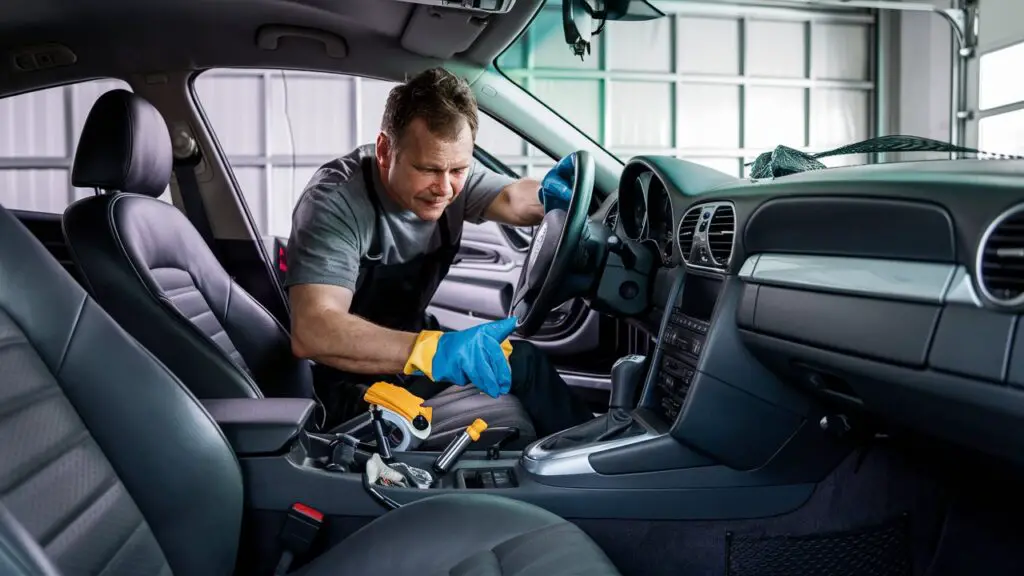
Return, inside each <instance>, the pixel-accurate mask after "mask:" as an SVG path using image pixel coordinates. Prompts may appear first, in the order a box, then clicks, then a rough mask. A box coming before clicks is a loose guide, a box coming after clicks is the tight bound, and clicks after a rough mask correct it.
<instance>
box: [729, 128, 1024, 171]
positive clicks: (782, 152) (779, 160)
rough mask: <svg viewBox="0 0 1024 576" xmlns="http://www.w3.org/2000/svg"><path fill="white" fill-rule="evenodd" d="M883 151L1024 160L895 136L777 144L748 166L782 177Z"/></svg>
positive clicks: (923, 139)
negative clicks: (805, 146) (822, 147)
mask: <svg viewBox="0 0 1024 576" xmlns="http://www.w3.org/2000/svg"><path fill="white" fill-rule="evenodd" d="M882 152H957V153H962V154H976V155H978V157H985V158H993V159H1003V160H1022V159H1024V156H1014V155H1010V154H993V153H990V152H982V151H981V150H976V149H974V148H965V147H963V146H956V145H954V144H950V143H948V142H942V141H941V140H932V139H931V138H922V137H920V136H903V135H894V136H878V137H876V138H869V139H867V140H864V141H862V142H857V143H855V144H848V145H846V146H841V147H839V148H835V149H832V150H827V151H825V152H818V153H817V154H808V153H806V152H801V151H800V150H796V149H794V148H790V147H789V146H776V147H775V149H774V150H772V151H770V152H764V153H762V154H760V155H758V157H757V158H756V159H754V161H753V162H751V163H749V164H747V166H753V168H751V169H750V177H751V178H753V179H759V178H777V177H779V176H787V175H789V174H797V173H799V172H807V171H809V170H821V169H823V168H827V166H825V165H824V164H822V163H821V162H820V161H819V160H818V159H819V158H827V157H829V156H842V155H846V154H877V153H882Z"/></svg>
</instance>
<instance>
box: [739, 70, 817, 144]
mask: <svg viewBox="0 0 1024 576" xmlns="http://www.w3.org/2000/svg"><path fill="white" fill-rule="evenodd" d="M746 104H747V106H746V110H747V112H746V117H745V118H744V120H745V122H746V130H745V133H744V144H745V146H746V147H747V148H766V149H770V148H774V147H775V146H777V145H779V144H782V145H785V146H789V147H791V148H801V147H803V146H804V145H805V144H806V142H805V141H804V123H805V121H806V119H805V117H804V90H803V89H802V88H769V87H764V86H751V87H749V88H747V102H746Z"/></svg>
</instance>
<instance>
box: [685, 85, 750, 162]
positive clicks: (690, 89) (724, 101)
mask: <svg viewBox="0 0 1024 576" xmlns="http://www.w3.org/2000/svg"><path fill="white" fill-rule="evenodd" d="M678 115H679V146H680V147H683V148H738V147H739V144H740V141H739V140H740V89H739V88H738V87H736V86H715V85H701V84H683V85H682V86H680V88H679V110H678Z"/></svg>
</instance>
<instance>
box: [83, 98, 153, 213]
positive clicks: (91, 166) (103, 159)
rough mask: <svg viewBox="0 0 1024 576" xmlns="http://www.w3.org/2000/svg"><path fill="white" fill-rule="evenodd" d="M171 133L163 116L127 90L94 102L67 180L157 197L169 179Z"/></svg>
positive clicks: (89, 186)
mask: <svg viewBox="0 0 1024 576" xmlns="http://www.w3.org/2000/svg"><path fill="white" fill-rule="evenodd" d="M172 160H173V157H172V154H171V136H170V133H169V132H168V131H167V124H166V123H165V122H164V119H163V116H161V115H160V112H158V111H157V109H156V108H154V107H153V106H152V105H150V104H149V103H148V102H146V101H145V100H144V99H142V98H141V97H139V96H136V95H135V94H133V93H131V92H129V91H127V90H121V89H117V90H111V91H110V92H107V93H105V94H103V95H102V96H100V97H99V98H98V99H97V100H96V103H95V104H93V107H92V109H91V110H90V111H89V115H88V116H87V117H86V118H85V124H84V125H83V126H82V135H81V137H80V138H79V140H78V148H77V150H76V151H75V165H74V167H73V168H72V170H71V183H72V184H74V185H75V186H78V187H79V188H98V189H100V190H119V191H123V192H134V193H136V194H145V195H147V196H152V197H154V198H155V197H158V196H160V195H161V194H163V192H164V190H166V189H167V183H168V182H170V181H171V166H172Z"/></svg>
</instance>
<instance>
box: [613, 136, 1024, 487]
mask: <svg viewBox="0 0 1024 576" xmlns="http://www.w3.org/2000/svg"><path fill="white" fill-rule="evenodd" d="M597 218H600V219H602V221H603V222H604V223H605V224H606V225H607V226H609V227H610V228H612V230H613V232H614V234H615V235H616V236H618V237H619V238H620V239H622V240H623V241H626V242H630V243H634V244H637V245H641V246H644V247H646V248H647V249H648V250H650V251H651V252H652V253H653V254H655V255H656V260H658V259H660V266H659V268H658V271H657V273H656V274H655V277H654V279H653V281H652V283H651V286H650V287H649V288H650V291H651V292H650V300H651V305H650V307H649V310H647V311H646V313H645V314H642V315H640V316H638V317H636V318H633V319H631V322H633V323H634V324H635V325H636V326H638V327H640V328H641V329H642V330H644V331H646V332H647V333H649V334H650V335H651V338H652V341H653V342H655V352H654V354H653V361H652V363H651V369H650V372H649V374H648V378H647V381H646V383H645V386H644V390H643V394H642V399H641V408H642V409H645V410H650V411H651V412H652V413H653V414H654V415H655V416H656V418H657V419H658V420H659V421H661V422H662V423H663V424H664V426H665V427H666V428H667V429H669V430H670V433H671V434H672V435H673V436H674V437H676V439H677V440H680V441H682V442H684V443H685V444H687V445H688V446H691V447H693V448H695V449H698V450H699V451H700V452H701V453H703V454H706V455H709V456H712V457H713V458H715V459H716V460H718V461H719V462H722V463H724V464H727V465H728V466H731V467H733V468H736V469H740V470H750V469H755V468H758V467H760V466H764V465H765V464H766V463H767V462H769V461H770V460H771V459H772V458H773V456H775V455H776V454H779V453H780V450H781V448H782V447H783V446H785V445H787V443H791V442H793V441H795V440H794V439H795V438H798V437H801V436H800V435H801V434H806V433H808V432H807V431H808V430H810V429H815V430H817V431H818V432H821V430H822V429H823V428H824V427H825V424H824V423H825V422H827V421H828V420H827V418H829V417H831V416H835V415H842V416H843V417H844V419H845V418H846V416H850V417H851V418H863V419H865V420H867V419H872V420H879V419H881V420H882V421H884V422H886V423H887V425H888V426H891V427H894V428H898V429H909V430H913V431H915V432H918V433H924V434H925V435H929V436H932V437H936V438H941V439H944V440H948V441H951V442H954V443H957V444H960V445H964V446H967V447H969V448H973V449H977V450H981V451H983V452H986V453H989V454H992V455H995V456H998V457H1001V458H1005V459H1009V460H1011V461H1017V462H1021V461H1024V433H1022V432H1021V431H1022V430H1024V427H1022V425H1024V323H1021V322H1019V318H1020V315H1021V314H1022V313H1024V162H1021V161H1015V160H950V161H929V162H907V163H898V164H878V165H867V166H857V167H844V168H835V169H828V170H820V171H814V172H807V173H803V174H796V175H791V176H786V177H782V178H776V179H772V180H763V181H751V180H744V179H737V178H735V177H732V176H729V175H726V174H722V173H719V172H717V171H714V170H711V169H709V168H705V167H703V166H700V165H697V164H693V163H690V162H687V161H684V160H679V159H675V158H670V157H660V156H640V157H636V158H633V159H632V160H630V162H628V163H627V165H626V166H625V168H624V170H623V172H622V175H621V178H620V182H619V188H618V193H617V194H613V195H611V196H610V197H609V198H607V199H606V200H605V201H604V204H603V205H602V206H601V208H600V210H599V211H598V215H597ZM801 431H802V432H801Z"/></svg>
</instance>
